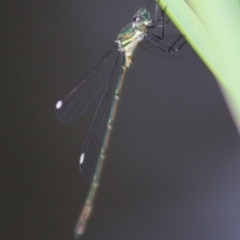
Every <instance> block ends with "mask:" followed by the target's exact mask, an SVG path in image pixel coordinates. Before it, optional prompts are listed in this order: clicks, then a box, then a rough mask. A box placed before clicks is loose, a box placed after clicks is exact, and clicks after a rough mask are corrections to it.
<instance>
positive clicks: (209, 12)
mask: <svg viewBox="0 0 240 240" xmlns="http://www.w3.org/2000/svg"><path fill="white" fill-rule="evenodd" d="M157 2H158V4H159V5H160V6H161V8H162V9H164V8H165V7H166V14H167V15H168V16H169V18H170V19H171V21H172V22H173V23H174V24H175V25H176V27H177V28H178V29H179V31H180V32H181V33H182V34H183V35H184V37H185V38H186V40H187V41H188V43H189V44H190V45H191V46H192V48H193V49H194V50H195V51H196V53H197V54H198V55H199V57H200V58H201V59H202V60H203V61H204V63H205V64H206V65H207V67H208V68H209V69H210V71H212V73H213V74H214V76H215V77H216V79H217V81H218V83H219V85H220V88H221V90H222V93H223V95H224V97H225V100H226V102H227V105H228V107H229V110H230V112H231V114H232V117H233V119H234V122H235V124H236V126H237V129H238V132H239V133H240V27H239V26H240V1H239V0H228V1H226V0H201V1H198V0H185V1H184V0H158V1H157Z"/></svg>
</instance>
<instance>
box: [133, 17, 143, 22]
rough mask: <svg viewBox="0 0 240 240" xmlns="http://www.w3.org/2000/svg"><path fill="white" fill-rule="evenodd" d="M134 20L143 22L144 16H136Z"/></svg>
mask: <svg viewBox="0 0 240 240" xmlns="http://www.w3.org/2000/svg"><path fill="white" fill-rule="evenodd" d="M133 21H134V22H141V21H142V17H141V16H136V17H134V18H133Z"/></svg>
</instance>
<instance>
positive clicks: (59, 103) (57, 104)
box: [55, 100, 63, 109]
mask: <svg viewBox="0 0 240 240" xmlns="http://www.w3.org/2000/svg"><path fill="white" fill-rule="evenodd" d="M62 105H63V102H62V100H59V101H57V103H56V106H55V107H56V109H60V108H61V107H62Z"/></svg>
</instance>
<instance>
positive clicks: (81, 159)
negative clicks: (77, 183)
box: [79, 153, 85, 165]
mask: <svg viewBox="0 0 240 240" xmlns="http://www.w3.org/2000/svg"><path fill="white" fill-rule="evenodd" d="M84 158H85V153H82V154H81V156H80V158H79V164H80V165H81V164H83V162H84Z"/></svg>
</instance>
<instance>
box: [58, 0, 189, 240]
mask: <svg viewBox="0 0 240 240" xmlns="http://www.w3.org/2000/svg"><path fill="white" fill-rule="evenodd" d="M151 2H152V0H151V1H150V2H149V3H147V4H146V5H145V7H144V8H141V9H139V10H138V12H137V13H136V14H135V15H134V17H133V20H132V22H131V23H130V24H129V25H128V26H127V27H125V28H124V29H123V30H122V31H121V32H120V33H119V34H118V36H117V39H116V41H115V43H114V45H113V46H112V48H111V49H110V50H109V51H108V52H107V53H106V54H105V55H104V56H103V58H102V59H101V60H100V62H99V63H98V64H97V65H96V66H95V67H94V68H93V69H92V70H91V72H90V73H89V74H88V75H87V76H86V77H85V78H83V79H82V80H81V81H78V82H77V83H76V84H75V85H74V86H73V87H72V88H70V90H69V91H67V92H66V93H65V94H64V95H63V97H62V98H60V100H58V101H57V103H56V107H55V108H56V115H57V118H58V120H59V121H60V122H62V123H65V124H69V123H72V122H74V121H75V120H76V119H77V118H79V117H80V116H81V115H83V114H84V113H85V112H86V111H87V110H88V109H89V107H90V106H91V104H92V103H93V102H94V100H95V99H96V98H97V96H98V95H99V94H100V93H102V95H101V98H100V102H99V104H98V107H97V111H96V113H95V116H94V118H93V121H92V124H91V126H90V129H89V132H88V135H87V138H86V140H85V143H84V145H83V148H82V153H81V155H80V159H79V166H80V172H81V175H82V177H83V179H84V180H85V181H92V183H91V186H90V190H89V194H88V196H87V199H86V202H85V205H84V207H83V210H82V212H81V214H80V217H79V220H78V222H77V226H76V231H75V235H76V237H78V236H80V235H81V234H83V233H84V229H85V225H86V223H87V221H88V219H89V216H90V213H91V210H92V207H93V200H94V197H95V194H96V189H97V186H98V183H99V177H100V172H101V168H102V163H103V159H104V158H105V152H106V148H107V145H108V141H109V136H110V132H111V128H112V123H113V119H114V116H115V112H116V108H117V103H118V100H119V96H120V91H121V86H122V83H123V79H124V76H125V73H126V70H127V69H128V68H129V67H130V65H131V64H132V58H133V53H134V50H135V49H136V47H137V46H138V45H139V43H140V42H142V41H143V40H146V41H148V42H149V43H151V44H153V45H154V46H156V47H157V48H158V49H160V50H162V51H163V52H166V53H168V52H169V51H171V50H174V51H176V50H179V49H180V48H181V47H182V46H183V44H184V43H185V42H183V43H182V44H181V45H180V46H179V47H178V48H174V46H175V45H176V43H177V42H178V41H179V39H180V38H181V35H180V36H179V37H178V38H177V39H176V40H175V41H174V42H173V43H172V44H167V43H165V42H164V41H163V39H164V29H165V25H166V24H167V23H165V16H164V14H165V9H164V10H161V11H159V9H158V7H157V5H156V8H155V10H154V12H155V14H154V16H153V17H152V16H151V14H150V10H149V9H150V4H151ZM159 15H160V16H159ZM159 28H160V29H161V31H160V34H157V33H156V32H157V31H156V30H157V29H158V30H159ZM114 54H115V55H116V56H114ZM111 60H112V61H111ZM109 61H111V62H112V63H113V66H112V68H111V70H110V72H109V74H108V76H107V77H106V73H107V69H106V67H107V62H109ZM119 67H121V72H120V74H119V76H118V77H116V76H115V72H116V70H117V69H118V68H119Z"/></svg>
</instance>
